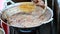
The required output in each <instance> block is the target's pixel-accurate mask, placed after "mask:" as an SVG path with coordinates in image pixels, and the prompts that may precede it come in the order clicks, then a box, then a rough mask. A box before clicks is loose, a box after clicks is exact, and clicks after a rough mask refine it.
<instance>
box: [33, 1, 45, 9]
mask: <svg viewBox="0 0 60 34" xmlns="http://www.w3.org/2000/svg"><path fill="white" fill-rule="evenodd" d="M33 2H34V3H35V4H36V5H37V6H41V7H42V8H44V7H45V6H44V2H43V1H42V0H33Z"/></svg>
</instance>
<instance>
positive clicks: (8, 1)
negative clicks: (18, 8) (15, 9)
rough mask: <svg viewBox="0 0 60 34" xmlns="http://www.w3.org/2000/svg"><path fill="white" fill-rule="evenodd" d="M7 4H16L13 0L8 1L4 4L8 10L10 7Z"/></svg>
mask: <svg viewBox="0 0 60 34" xmlns="http://www.w3.org/2000/svg"><path fill="white" fill-rule="evenodd" d="M7 3H11V4H15V3H14V2H13V1H12V0H6V1H5V3H4V5H5V8H7V7H8V6H9V5H7Z"/></svg>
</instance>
